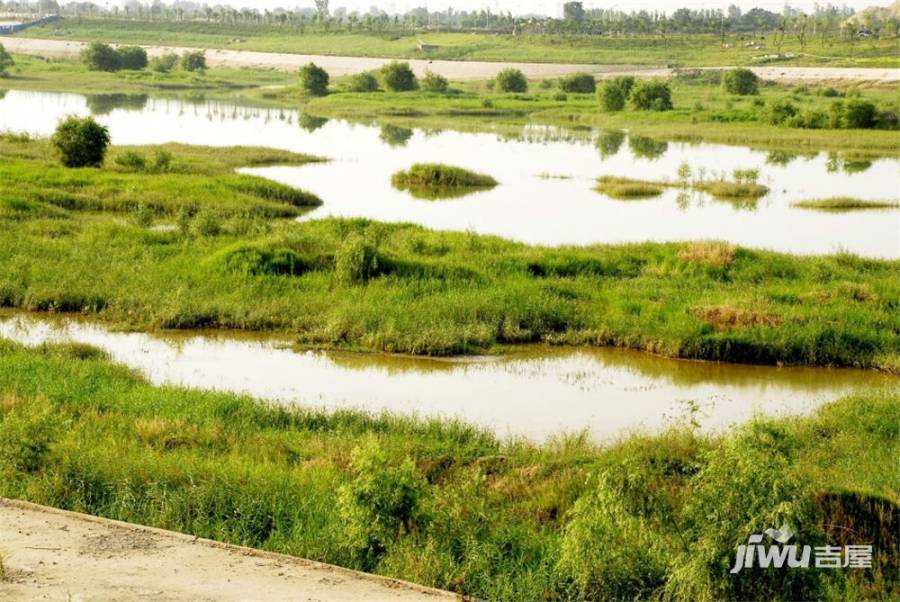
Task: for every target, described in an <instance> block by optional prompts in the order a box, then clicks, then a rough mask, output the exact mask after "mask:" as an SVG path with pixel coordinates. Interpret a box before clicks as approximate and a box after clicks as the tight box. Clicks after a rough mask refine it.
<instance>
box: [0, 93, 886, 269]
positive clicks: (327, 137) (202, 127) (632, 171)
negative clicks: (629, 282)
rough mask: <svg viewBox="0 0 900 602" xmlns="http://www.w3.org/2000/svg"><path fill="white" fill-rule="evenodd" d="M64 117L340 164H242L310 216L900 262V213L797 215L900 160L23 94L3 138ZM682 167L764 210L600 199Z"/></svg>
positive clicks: (695, 197)
mask: <svg viewBox="0 0 900 602" xmlns="http://www.w3.org/2000/svg"><path fill="white" fill-rule="evenodd" d="M69 114H78V115H87V114H94V115H96V116H97V117H98V119H99V120H100V121H102V122H103V123H104V124H106V125H107V126H109V127H110V129H111V132H112V137H113V141H114V142H115V143H116V144H151V143H164V142H183V143H191V144H202V145H212V146H226V145H258V146H265V147H272V148H280V149H286V150H292V151H298V152H305V153H310V154H315V155H321V156H324V157H328V158H331V159H332V161H331V162H329V163H323V164H315V165H306V166H302V167H271V168H263V169H248V170H245V171H247V172H249V173H256V174H260V175H263V176H266V177H270V178H273V179H275V180H278V181H281V182H285V183H288V184H292V185H295V186H298V187H301V188H304V189H306V190H309V191H311V192H313V193H315V194H317V195H318V196H319V197H321V198H322V199H323V200H324V201H325V204H324V206H322V207H321V208H319V209H317V210H315V211H313V212H311V213H309V214H307V215H306V216H304V217H303V218H302V219H316V218H321V217H326V216H353V217H367V218H372V219H377V220H381V221H393V222H413V223H417V224H421V225H424V226H427V227H431V228H436V229H449V230H470V231H474V232H477V233H482V234H495V235H500V236H504V237H507V238H511V239H515V240H520V241H523V242H528V243H535V244H548V245H560V244H579V245H580V244H590V243H619V242H641V241H677V240H689V239H690V240H694V239H718V240H727V241H730V242H733V243H737V244H741V245H745V246H751V247H759V248H769V249H775V250H779V251H787V252H794V253H804V254H810V253H832V252H835V251H838V250H846V251H850V252H853V253H858V254H861V255H866V256H872V257H884V258H898V257H900V211H897V210H881V211H858V212H851V213H823V212H814V211H808V210H803V209H799V208H794V207H792V206H791V204H792V203H793V202H796V201H800V200H807V199H813V198H822V197H835V196H844V195H846V196H853V197H857V198H862V199H867V200H897V199H898V198H900V175H898V174H900V160H897V159H881V160H872V161H859V160H855V161H854V160H850V159H849V158H846V157H843V156H842V155H840V154H834V153H819V152H811V153H809V154H807V155H803V156H800V155H792V154H787V153H780V152H765V151H758V150H753V149H750V148H743V147H739V146H724V145H714V144H686V143H666V142H662V141H657V140H652V139H648V138H642V137H638V136H632V137H629V136H627V135H624V134H620V133H615V132H601V131H566V130H562V129H559V128H552V127H535V126H532V127H525V128H523V129H522V132H521V135H519V136H513V137H510V136H504V135H499V134H495V133H478V134H475V133H460V132H454V131H436V130H419V129H416V130H412V129H405V128H399V127H395V126H389V125H383V126H377V125H358V124H353V123H350V122H347V121H341V120H326V119H318V118H314V117H310V116H308V115H303V114H301V113H299V112H297V111H293V110H286V109H285V110H279V109H259V108H253V107H246V106H240V105H234V104H228V103H222V102H205V101H198V102H188V101H180V100H157V99H152V98H148V97H146V96H123V95H107V96H94V97H85V96H80V95H74V94H53V93H35V92H19V91H10V92H8V93H7V94H6V95H5V96H4V97H3V98H2V99H0V130H4V129H11V130H26V131H29V132H32V133H37V134H43V135H47V134H50V133H51V132H52V131H53V129H54V127H55V126H56V123H57V122H58V121H59V119H60V118H62V117H64V116H65V115H69ZM420 162H442V163H448V164H451V165H456V166H460V167H464V168H467V169H471V170H474V171H477V172H480V173H485V174H487V175H490V176H493V177H494V178H496V179H497V180H498V181H499V182H500V186H498V187H497V188H495V189H493V190H489V191H484V192H479V193H476V194H472V195H470V196H466V197H464V198H460V199H454V200H449V201H441V202H435V201H429V200H419V199H416V198H414V197H413V196H412V195H410V194H409V193H407V192H402V191H399V190H395V189H394V188H393V187H392V186H391V175H392V174H393V173H394V172H396V171H399V170H402V169H408V168H409V167H410V166H411V165H412V164H414V163H420ZM682 163H687V164H688V165H690V167H691V169H692V171H693V173H694V175H695V176H696V175H698V174H700V173H701V172H702V173H705V174H706V175H707V177H715V176H718V175H719V174H724V175H725V176H726V177H728V178H731V174H732V172H733V171H734V170H735V169H758V170H759V172H760V183H762V184H765V185H766V186H768V187H769V188H770V192H769V194H768V195H767V196H765V197H764V198H762V199H759V200H758V201H753V202H739V203H735V202H726V201H720V200H715V199H713V198H712V197H710V196H708V195H706V194H702V193H698V194H689V195H685V194H682V193H681V191H680V190H678V189H669V190H666V191H665V192H664V194H663V195H662V196H660V197H658V198H656V199H652V200H641V201H637V200H635V201H618V200H613V199H610V198H607V197H605V196H603V195H601V194H599V193H597V192H595V191H594V190H593V187H594V184H595V180H596V178H597V177H599V176H602V175H614V176H625V177H631V178H640V179H668V180H674V179H676V176H677V172H678V169H679V166H680V165H681V164H682Z"/></svg>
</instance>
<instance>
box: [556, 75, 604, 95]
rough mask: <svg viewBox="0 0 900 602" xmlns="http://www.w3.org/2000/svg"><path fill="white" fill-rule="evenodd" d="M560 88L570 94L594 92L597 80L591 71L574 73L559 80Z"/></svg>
mask: <svg viewBox="0 0 900 602" xmlns="http://www.w3.org/2000/svg"><path fill="white" fill-rule="evenodd" d="M559 89H560V90H562V91H563V92H568V93H569V94H593V93H594V92H596V91H597V80H595V79H594V76H593V75H591V74H590V73H573V74H572V75H567V76H566V77H564V78H562V79H561V80H559Z"/></svg>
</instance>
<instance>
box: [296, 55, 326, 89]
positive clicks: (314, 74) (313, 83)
mask: <svg viewBox="0 0 900 602" xmlns="http://www.w3.org/2000/svg"><path fill="white" fill-rule="evenodd" d="M328 80H329V77H328V72H327V71H325V70H324V69H322V68H321V67H319V66H318V65H316V64H315V63H307V64H306V65H304V66H303V67H301V68H300V87H301V88H303V91H304V92H305V93H307V94H309V95H310V96H325V95H326V94H328Z"/></svg>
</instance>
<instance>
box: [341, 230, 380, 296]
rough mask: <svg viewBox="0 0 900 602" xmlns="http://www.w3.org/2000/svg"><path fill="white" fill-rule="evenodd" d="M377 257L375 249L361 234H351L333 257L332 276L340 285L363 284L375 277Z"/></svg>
mask: <svg viewBox="0 0 900 602" xmlns="http://www.w3.org/2000/svg"><path fill="white" fill-rule="evenodd" d="M377 269H378V257H377V253H376V252H375V247H373V246H372V245H370V244H369V243H368V242H367V241H366V239H365V238H363V236H362V235H361V234H356V233H354V234H351V235H349V236H348V237H347V238H345V239H344V241H343V242H342V243H341V246H340V247H339V248H338V250H337V252H336V253H335V255H334V275H335V277H336V278H337V280H338V282H340V283H341V284H346V285H352V284H363V283H365V282H366V281H368V280H369V278H371V277H372V276H374V275H375V273H376V271H377Z"/></svg>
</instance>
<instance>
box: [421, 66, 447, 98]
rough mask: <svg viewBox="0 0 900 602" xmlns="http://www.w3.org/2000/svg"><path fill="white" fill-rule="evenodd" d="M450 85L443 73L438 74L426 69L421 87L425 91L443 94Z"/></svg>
mask: <svg viewBox="0 0 900 602" xmlns="http://www.w3.org/2000/svg"><path fill="white" fill-rule="evenodd" d="M449 87H450V82H448V81H447V78H446V77H444V76H443V75H439V74H437V73H434V72H432V71H430V70H429V71H426V72H425V77H423V78H422V89H423V90H425V91H426V92H437V93H440V94H443V93H445V92H446V91H447V88H449Z"/></svg>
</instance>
